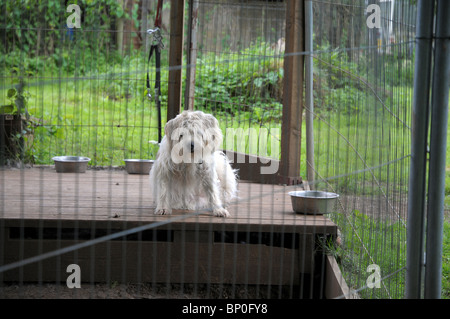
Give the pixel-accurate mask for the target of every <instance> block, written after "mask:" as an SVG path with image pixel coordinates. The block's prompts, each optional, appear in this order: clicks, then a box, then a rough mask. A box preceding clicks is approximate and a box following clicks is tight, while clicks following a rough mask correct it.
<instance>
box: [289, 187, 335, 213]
mask: <svg viewBox="0 0 450 319" xmlns="http://www.w3.org/2000/svg"><path fill="white" fill-rule="evenodd" d="M289 195H290V196H291V201H292V209H293V210H294V212H297V213H303V214H314V215H322V214H327V213H331V212H333V211H334V209H335V205H336V200H337V199H338V198H339V195H338V194H336V193H330V192H322V191H315V190H312V191H294V192H289Z"/></svg>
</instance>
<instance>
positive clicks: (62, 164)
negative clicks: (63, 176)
mask: <svg viewBox="0 0 450 319" xmlns="http://www.w3.org/2000/svg"><path fill="white" fill-rule="evenodd" d="M52 160H53V161H54V162H55V168H56V172H58V173H84V172H86V169H87V164H88V162H89V161H90V160H91V159H90V158H89V157H82V156H55V157H53V158H52Z"/></svg>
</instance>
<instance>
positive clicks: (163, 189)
mask: <svg viewBox="0 0 450 319" xmlns="http://www.w3.org/2000/svg"><path fill="white" fill-rule="evenodd" d="M164 131H165V136H164V137H163V139H162V141H161V146H160V149H159V151H158V154H157V155H156V160H155V162H154V164H153V167H152V169H151V171H150V184H151V187H152V188H153V196H154V198H155V201H156V209H155V214H160V215H165V214H171V213H172V209H188V210H196V209H205V208H209V209H212V212H213V214H214V215H215V216H219V217H228V216H230V214H229V212H228V210H227V209H226V206H227V205H228V204H229V203H230V201H231V200H232V199H233V198H235V197H236V194H237V177H236V171H235V170H233V169H232V168H231V165H230V163H229V161H228V158H227V157H226V155H225V154H224V153H223V152H221V151H219V150H218V148H219V147H220V145H221V144H222V139H223V136H222V132H221V130H220V127H219V123H218V121H217V119H216V118H215V117H214V116H212V115H210V114H206V113H203V112H201V111H184V112H183V113H181V114H179V115H177V116H176V117H175V118H174V119H172V120H170V121H168V122H167V124H166V126H165V128H164Z"/></svg>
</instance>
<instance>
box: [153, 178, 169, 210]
mask: <svg viewBox="0 0 450 319" xmlns="http://www.w3.org/2000/svg"><path fill="white" fill-rule="evenodd" d="M159 177H160V179H159V180H158V181H156V182H155V184H154V185H155V187H156V189H155V200H156V209H155V215H170V214H172V208H171V206H170V199H169V197H168V195H169V194H170V193H169V192H170V185H168V184H169V181H168V180H166V178H164V177H162V174H161V175H160V176H159Z"/></svg>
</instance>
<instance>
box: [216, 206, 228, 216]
mask: <svg viewBox="0 0 450 319" xmlns="http://www.w3.org/2000/svg"><path fill="white" fill-rule="evenodd" d="M213 214H214V216H217V217H230V213H229V212H228V211H227V210H226V209H225V208H216V209H214V210H213Z"/></svg>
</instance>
